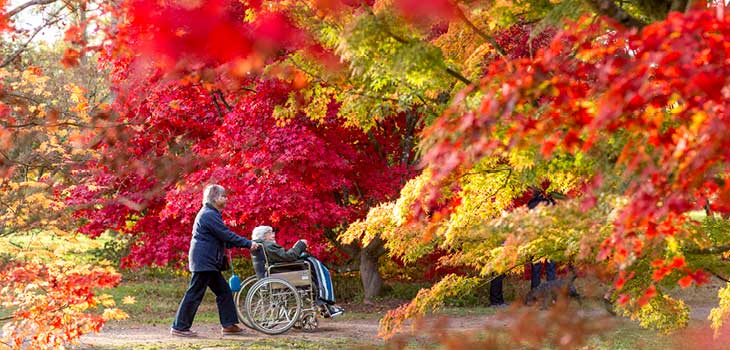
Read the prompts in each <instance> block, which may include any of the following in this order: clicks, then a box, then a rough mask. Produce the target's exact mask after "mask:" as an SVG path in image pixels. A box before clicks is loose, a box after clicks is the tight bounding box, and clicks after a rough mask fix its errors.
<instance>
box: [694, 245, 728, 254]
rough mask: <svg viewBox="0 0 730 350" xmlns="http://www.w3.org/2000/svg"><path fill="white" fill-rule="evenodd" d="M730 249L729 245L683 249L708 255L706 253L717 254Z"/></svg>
mask: <svg viewBox="0 0 730 350" xmlns="http://www.w3.org/2000/svg"><path fill="white" fill-rule="evenodd" d="M727 251H730V245H719V246H715V247H709V248H695V249H685V250H684V252H685V253H687V254H696V255H708V254H719V253H724V252H727Z"/></svg>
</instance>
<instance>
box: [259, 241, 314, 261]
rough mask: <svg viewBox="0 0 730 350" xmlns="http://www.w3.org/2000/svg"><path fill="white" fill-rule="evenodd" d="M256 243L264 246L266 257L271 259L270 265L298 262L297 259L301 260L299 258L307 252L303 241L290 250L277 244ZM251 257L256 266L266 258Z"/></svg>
mask: <svg viewBox="0 0 730 350" xmlns="http://www.w3.org/2000/svg"><path fill="white" fill-rule="evenodd" d="M256 243H259V244H262V245H263V247H264V249H265V250H266V257H268V258H269V264H274V263H278V262H292V261H296V260H297V259H299V256H300V255H302V253H303V252H304V251H305V250H307V245H306V244H304V242H302V241H298V242H297V244H295V245H294V247H292V248H291V249H289V250H286V249H284V247H282V246H280V245H278V244H276V242H270V241H256ZM251 257H252V259H253V262H254V264H255V263H257V262H258V260H261V259H263V258H264V257H263V256H261V255H260V254H252V255H251Z"/></svg>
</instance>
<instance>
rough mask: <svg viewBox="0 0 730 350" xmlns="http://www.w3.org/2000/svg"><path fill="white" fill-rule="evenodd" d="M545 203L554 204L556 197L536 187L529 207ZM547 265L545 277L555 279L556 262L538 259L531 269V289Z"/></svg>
mask: <svg viewBox="0 0 730 350" xmlns="http://www.w3.org/2000/svg"><path fill="white" fill-rule="evenodd" d="M540 204H545V205H554V204H555V199H553V197H552V196H550V195H549V194H546V193H545V192H543V191H541V190H538V189H534V193H533V195H532V198H531V199H530V201H529V202H527V207H528V208H530V209H535V208H536V207H537V206H538V205H540ZM543 266H545V277H546V278H545V279H546V280H548V281H554V280H555V262H554V261H552V260H550V259H545V261H544V262H543V261H538V262H535V263H532V271H531V276H530V277H531V279H530V290H534V289H535V288H537V286H539V285H540V278H541V276H542V268H543Z"/></svg>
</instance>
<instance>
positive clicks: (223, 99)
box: [213, 90, 233, 112]
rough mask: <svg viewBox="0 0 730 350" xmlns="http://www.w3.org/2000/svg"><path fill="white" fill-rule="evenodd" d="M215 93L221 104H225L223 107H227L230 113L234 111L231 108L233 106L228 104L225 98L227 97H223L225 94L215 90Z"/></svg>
mask: <svg viewBox="0 0 730 350" xmlns="http://www.w3.org/2000/svg"><path fill="white" fill-rule="evenodd" d="M213 93H214V94H217V95H218V98H219V99H220V100H221V102H223V105H224V106H226V109H227V110H228V111H229V112H230V111H233V108H232V107H231V105H229V104H228V102H226V98H225V96H223V92H222V91H220V90H215V91H213Z"/></svg>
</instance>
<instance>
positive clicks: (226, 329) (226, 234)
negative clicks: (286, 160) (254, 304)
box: [170, 185, 259, 337]
mask: <svg viewBox="0 0 730 350" xmlns="http://www.w3.org/2000/svg"><path fill="white" fill-rule="evenodd" d="M227 200H228V199H227V198H226V191H225V189H224V188H223V187H222V186H220V185H209V186H207V187H206V188H205V190H204V191H203V207H202V208H201V209H200V211H198V215H197V216H196V217H195V223H193V234H192V238H191V240H190V251H189V253H188V264H189V266H188V267H189V269H190V272H192V273H193V275H192V277H191V278H190V285H189V286H188V289H187V290H186V291H185V296H183V299H182V301H181V302H180V307H179V308H178V309H177V314H176V315H175V321H174V322H173V323H172V328H171V329H170V334H172V335H174V336H178V337H195V336H197V333H195V332H194V331H191V330H190V327H191V326H192V325H193V319H194V318H195V313H196V312H197V311H198V306H200V303H201V302H202V301H203V296H204V295H205V289H206V288H210V290H211V291H213V293H214V294H215V297H216V298H215V301H216V304H217V305H218V317H219V318H220V323H221V333H222V334H224V335H225V334H236V333H240V332H243V329H241V328H240V327H238V325H237V324H238V316H237V315H236V305H235V304H234V302H233V293H232V292H231V289H230V287H229V286H228V282H226V279H225V278H224V277H223V274H221V270H224V269H227V268H226V267H225V266H226V264H227V260H226V255H225V252H224V249H225V246H226V244H227V245H228V246H232V247H240V248H249V249H251V250H255V249H258V247H259V244H258V243H256V242H251V241H249V240H248V239H246V238H243V237H241V236H239V235H237V234H235V233H233V232H231V230H229V229H228V227H226V225H225V224H224V223H223V217H222V215H221V210H223V208H224V207H225V206H226V201H227Z"/></svg>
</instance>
